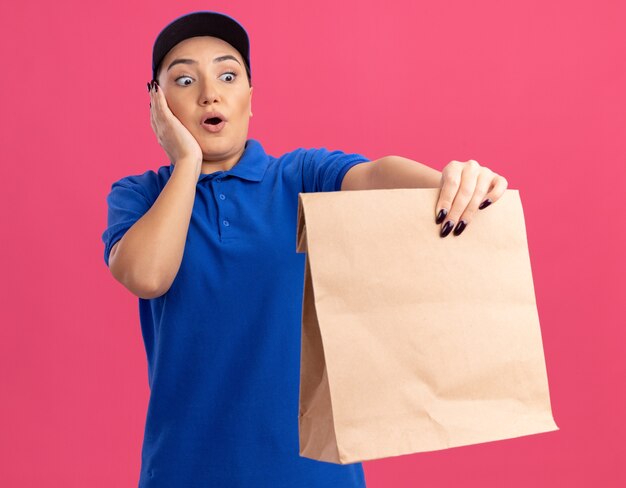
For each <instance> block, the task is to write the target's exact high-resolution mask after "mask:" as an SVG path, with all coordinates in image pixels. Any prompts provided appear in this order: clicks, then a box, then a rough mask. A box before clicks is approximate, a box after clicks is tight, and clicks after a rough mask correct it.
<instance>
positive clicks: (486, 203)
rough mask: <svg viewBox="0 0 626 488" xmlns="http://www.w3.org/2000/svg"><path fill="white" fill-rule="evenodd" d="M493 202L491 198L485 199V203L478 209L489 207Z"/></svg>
mask: <svg viewBox="0 0 626 488" xmlns="http://www.w3.org/2000/svg"><path fill="white" fill-rule="evenodd" d="M492 203H493V202H492V201H491V200H489V198H487V200H485V201H484V202H483V203H481V204H480V206H479V207H478V210H482V209H483V208H486V207H488V206H489V205H491V204H492Z"/></svg>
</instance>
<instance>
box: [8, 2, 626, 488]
mask: <svg viewBox="0 0 626 488" xmlns="http://www.w3.org/2000/svg"><path fill="white" fill-rule="evenodd" d="M109 4H110V5H112V7H104V6H103V5H104V4H103V3H101V2H98V3H96V2H79V1H64V2H56V3H55V2H43V1H39V2H3V3H2V6H1V7H0V18H2V19H3V20H2V29H0V36H1V37H2V39H1V40H0V41H1V42H0V45H1V46H2V47H1V49H2V56H1V59H2V64H3V67H2V76H1V79H2V84H1V90H0V103H1V106H2V113H3V116H2V118H1V119H0V124H2V127H1V131H0V137H1V146H2V156H3V171H4V173H3V179H4V182H5V184H4V185H2V191H1V192H0V209H1V211H2V222H4V225H3V235H2V239H1V241H0V242H1V243H2V253H0V259H1V261H2V277H3V279H2V280H1V281H0V286H2V297H3V305H2V311H3V313H2V315H3V318H2V320H1V323H2V325H1V326H0V380H1V382H2V384H1V387H0V391H1V392H2V393H1V395H2V401H0V485H1V486H7V487H42V486H45V487H64V488H71V487H91V488H98V487H118V486H119V487H123V486H136V483H137V479H138V474H139V462H140V448H141V441H142V435H143V427H144V424H143V422H144V418H145V409H146V406H147V400H148V386H147V367H146V363H145V354H144V351H143V344H142V340H141V332H140V328H139V318H138V312H137V300H136V298H135V297H134V296H132V295H131V294H130V292H128V291H127V290H126V289H124V288H123V287H122V286H121V285H120V284H119V283H117V282H116V281H115V280H114V279H113V278H112V276H111V275H110V273H109V271H108V269H107V268H106V266H105V264H104V261H103V259H102V252H103V245H102V243H101V241H100V236H101V233H102V232H103V230H104V228H105V225H106V202H105V196H106V194H107V193H108V191H109V189H110V185H111V183H112V182H113V181H114V180H116V179H119V178H121V177H123V176H126V175H129V174H136V173H140V172H143V171H145V170H147V169H149V168H152V169H155V168H157V167H158V166H160V165H163V164H169V162H168V160H167V158H166V155H165V153H164V152H163V151H162V149H161V147H160V146H159V145H158V144H157V142H156V139H155V137H154V135H153V133H152V130H151V127H150V121H149V112H148V110H149V109H148V100H149V99H148V94H147V92H146V82H147V81H148V80H149V78H150V54H151V47H152V42H153V40H154V36H155V35H156V34H157V33H158V30H159V29H160V28H161V27H162V26H164V25H165V23H167V22H168V21H169V20H171V19H172V18H174V17H176V16H179V15H182V14H183V13H186V12H188V11H192V10H198V9H205V8H210V9H213V10H219V11H223V12H225V13H228V14H230V15H232V16H234V17H235V18H237V19H238V20H240V21H241V22H242V23H243V24H244V25H245V26H246V27H247V29H248V31H249V33H250V36H251V39H252V70H253V74H254V85H255V91H254V98H253V112H254V117H253V118H252V120H251V126H250V133H249V136H250V137H253V138H256V139H258V140H260V141H262V143H263V144H264V146H265V148H266V150H267V151H268V152H269V153H270V154H274V155H278V154H281V153H282V152H285V151H287V150H290V149H294V148H296V147H320V146H325V147H328V148H333V149H342V150H344V151H346V152H348V151H354V152H361V153H363V154H365V155H367V156H368V157H370V158H371V159H375V158H378V157H381V156H384V155H389V154H396V155H401V156H405V157H408V158H411V159H415V160H417V161H420V162H423V163H425V164H428V165H430V166H433V167H435V168H437V169H439V170H441V169H442V168H443V166H444V165H445V164H447V163H448V162H449V161H451V160H452V159H457V160H461V161H465V160H467V159H476V160H478V161H479V163H481V164H482V165H484V166H487V167H489V168H491V169H493V170H494V171H496V172H498V173H500V174H502V175H504V176H506V178H507V179H508V181H509V188H512V189H519V190H520V195H521V197H522V203H523V205H524V212H525V218H526V223H527V232H528V239H529V246H530V252H531V261H532V267H533V272H534V278H535V290H536V297H537V303H538V308H539V314H540V318H541V325H542V334H543V340H544V348H545V355H546V363H547V369H548V376H549V380H550V385H551V392H552V406H553V411H554V415H555V420H556V422H557V424H558V425H559V427H560V431H557V432H553V433H547V434H540V435H535V436H528V437H523V438H518V439H512V440H506V441H498V442H493V443H486V444H480V445H475V446H467V447H462V448H454V449H449V450H444V451H437V452H430V453H422V454H413V455H407V456H399V457H395V458H388V459H383V460H377V461H372V462H367V463H365V464H364V466H365V471H366V476H367V481H368V487H371V488H376V487H380V488H383V487H384V488H387V487H394V488H402V487H418V486H419V487H429V488H433V487H461V486H463V487H482V488H484V487H498V488H499V487H505V486H506V487H528V486H533V487H535V488H539V487H555V486H559V487H560V486H563V487H568V488H569V487H617V486H626V469H625V467H624V465H625V461H626V456H625V449H624V438H625V435H626V421H625V420H624V412H625V411H626V395H625V393H624V384H625V380H626V359H625V354H624V344H625V340H626V321H625V320H624V315H623V310H624V308H623V306H624V301H625V300H624V298H625V292H626V286H625V284H624V283H625V280H624V273H625V272H626V266H625V262H626V261H625V259H624V256H623V254H622V253H621V252H619V249H624V247H625V239H624V236H625V233H626V231H625V221H624V211H625V210H626V208H625V205H624V200H623V195H624V194H623V191H624V190H623V187H624V181H626V165H625V163H626V148H625V141H626V137H625V136H626V96H625V94H624V90H625V87H626V68H625V52H626V50H625V48H626V34H624V29H623V26H622V27H621V28H620V25H621V24H623V21H624V19H625V18H626V7H625V5H626V4H624V2H620V1H617V0H615V1H608V0H600V1H596V2H591V1H580V0H569V1H565V0H525V1H518V2H509V1H502V0H490V1H483V0H479V1H471V2H470V1H467V2H464V1H461V0H446V1H437V2H415V1H408V0H405V1H391V2H384V3H382V4H378V3H374V2H364V1H362V2H337V1H325V0H322V1H317V2H312V3H310V4H306V3H302V2H289V1H285V0H281V1H276V2H274V3H273V5H274V7H272V8H271V9H270V7H267V5H269V4H268V3H267V2H251V1H249V2H242V1H234V0H230V1H227V2H226V1H219V2H210V5H207V2H199V1H194V2H191V1H179V2H171V1H169V2H159V1H150V2H147V1H137V2H127V1H125V2H118V1H115V0H113V2H112V4H111V3H109ZM496 204H497V203H496ZM7 224H8V225H7Z"/></svg>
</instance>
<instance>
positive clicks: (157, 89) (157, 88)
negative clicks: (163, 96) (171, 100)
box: [154, 81, 159, 91]
mask: <svg viewBox="0 0 626 488" xmlns="http://www.w3.org/2000/svg"><path fill="white" fill-rule="evenodd" d="M154 90H155V91H159V84H158V83H157V82H156V81H155V82H154Z"/></svg>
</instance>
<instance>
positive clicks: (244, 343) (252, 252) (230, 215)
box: [102, 12, 506, 488]
mask: <svg viewBox="0 0 626 488" xmlns="http://www.w3.org/2000/svg"><path fill="white" fill-rule="evenodd" d="M152 68H153V73H152V75H153V81H152V82H151V83H150V84H149V85H148V88H149V91H150V100H151V101H150V113H151V124H152V128H153V130H154V132H155V135H156V136H157V139H158V141H159V144H160V145H161V146H162V147H163V149H164V151H165V152H166V153H167V156H168V157H169V160H170V165H169V166H161V167H160V168H158V170H157V171H153V170H148V171H146V172H145V173H143V174H141V175H133V176H127V177H125V178H122V179H120V180H118V181H116V182H115V183H113V185H112V188H111V192H110V193H109V195H108V197H107V202H108V212H109V213H108V226H107V229H106V230H105V231H104V233H103V235H102V239H103V242H104V244H105V252H104V259H105V262H106V263H107V265H108V266H109V268H110V270H111V273H112V274H113V276H114V277H115V278H116V279H117V280H118V281H120V282H121V283H122V284H123V285H124V286H125V287H126V288H128V289H129V290H130V291H131V292H132V293H134V294H135V295H136V296H137V297H139V312H140V320H141V328H142V335H143V339H144V344H145V349H146V354H147V360H148V379H149V384H150V401H149V405H148V412H147V418H146V424H145V433H144V440H143V446H142V466H141V472H140V479H139V486H140V488H157V487H173V486H177V487H196V486H197V487H200V486H202V487H225V488H228V487H233V488H234V487H255V488H262V487H268V488H270V487H271V488H292V487H294V488H322V487H337V488H348V487H364V486H365V478H364V474H363V468H362V465H361V463H355V464H351V465H335V464H332V463H324V462H319V461H315V460H312V459H308V458H304V457H301V456H300V455H299V440H298V413H299V412H298V400H299V368H300V332H301V330H300V327H301V318H302V315H301V314H302V309H301V306H302V292H303V283H304V254H299V253H296V224H297V208H298V193H300V192H320V191H339V190H354V189H368V188H393V187H419V186H422V187H439V186H440V185H442V183H444V184H443V185H442V187H443V188H442V192H441V198H440V199H439V202H438V207H437V210H438V211H437V213H436V215H437V219H436V222H437V223H441V222H442V221H443V219H444V218H445V217H446V216H448V219H446V222H445V224H444V232H443V233H442V235H447V234H448V233H449V232H450V230H451V229H452V226H453V224H454V222H455V221H459V224H460V225H459V226H457V231H458V229H459V228H460V230H461V231H462V230H463V228H464V225H463V224H462V221H464V222H466V223H467V222H469V220H470V218H471V215H472V214H473V212H474V211H475V210H476V209H477V208H478V205H479V203H480V202H481V201H483V200H485V196H487V195H488V196H489V199H488V200H485V203H484V204H483V207H482V208H484V207H485V206H486V205H488V204H489V203H490V202H493V201H495V200H497V198H498V197H499V196H500V195H501V194H502V193H503V192H504V189H505V187H506V180H504V179H503V178H502V177H499V176H497V175H495V173H493V172H491V171H490V170H488V169H487V168H484V167H482V166H479V165H478V163H476V162H475V161H473V162H470V163H469V164H464V163H460V162H458V161H454V162H453V163H454V164H453V163H450V165H449V166H447V167H446V169H445V170H444V173H443V174H442V173H440V172H439V171H437V170H434V169H432V168H428V167H427V166H424V165H421V164H420V163H417V162H415V161H410V160H407V159H405V158H400V157H395V156H390V157H387V158H382V159H379V160H377V161H370V160H369V159H368V158H366V157H365V156H363V155H360V154H346V153H344V152H342V151H329V150H327V149H325V148H321V149H304V148H299V149H296V150H294V151H291V152H288V153H286V154H283V155H282V156H280V157H274V156H271V155H268V154H266V153H265V151H264V149H263V146H262V145H261V143H260V142H259V141H256V140H254V139H248V123H249V119H250V117H251V116H252V109H251V100H252V91H253V88H252V78H251V69H250V57H249V40H248V36H247V33H246V31H245V30H244V28H243V27H242V26H241V25H240V24H239V23H237V22H236V21H235V20H234V19H232V18H231V17H229V16H226V15H223V14H219V13H216V12H194V13H191V14H187V15H185V16H182V17H179V18H177V19H175V20H174V21H173V22H171V23H170V24H169V25H168V26H166V27H165V28H164V29H163V30H162V31H161V33H160V34H159V35H158V36H157V39H156V41H155V44H154V48H153V62H152ZM447 176H449V177H448V178H447ZM459 187H462V188H463V190H464V191H462V192H458V190H459ZM468 189H469V190H470V192H469V194H468V192H467V190H468ZM457 192H458V194H459V195H461V196H460V197H457V198H455V195H457ZM466 195H469V196H466ZM470 197H471V198H470ZM461 217H462V218H461ZM457 231H455V234H459V233H460V232H457ZM346 347H349V345H347V346H346Z"/></svg>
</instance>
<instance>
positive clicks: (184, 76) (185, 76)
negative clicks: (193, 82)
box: [174, 75, 191, 86]
mask: <svg viewBox="0 0 626 488" xmlns="http://www.w3.org/2000/svg"><path fill="white" fill-rule="evenodd" d="M182 78H189V79H191V76H187V75H183V76H179V77H178V78H176V80H174V81H176V82H177V84H178V80H180V79H182ZM187 85H189V83H185V84H184V85H181V86H187Z"/></svg>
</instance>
